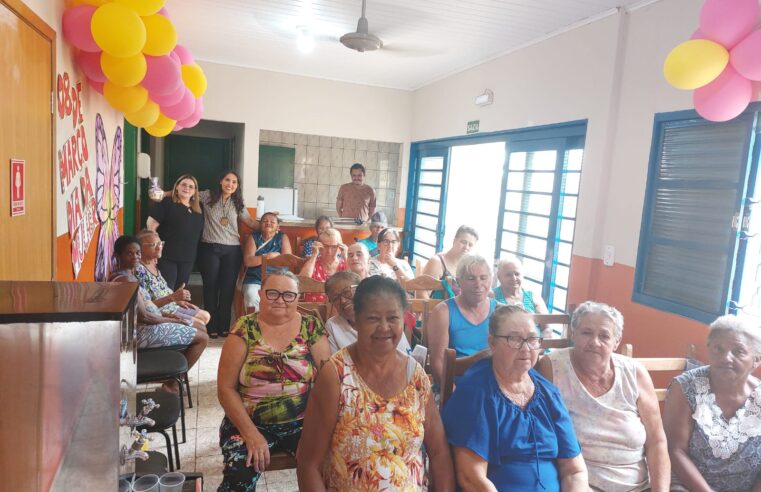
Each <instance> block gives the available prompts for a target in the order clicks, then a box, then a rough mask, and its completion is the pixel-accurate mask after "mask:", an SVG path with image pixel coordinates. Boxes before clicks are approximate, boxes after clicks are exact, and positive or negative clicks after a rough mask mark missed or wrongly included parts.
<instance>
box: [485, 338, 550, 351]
mask: <svg viewBox="0 0 761 492" xmlns="http://www.w3.org/2000/svg"><path fill="white" fill-rule="evenodd" d="M492 336H493V337H494V338H504V339H505V340H507V345H508V346H509V347H510V348H514V349H516V350H520V349H521V348H522V347H523V344H524V343H525V344H526V346H527V347H528V348H530V349H531V350H537V349H539V348H541V347H542V341H543V340H544V338H542V337H528V338H523V337H518V336H514V335H492Z"/></svg>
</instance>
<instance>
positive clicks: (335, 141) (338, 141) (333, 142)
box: [330, 137, 344, 149]
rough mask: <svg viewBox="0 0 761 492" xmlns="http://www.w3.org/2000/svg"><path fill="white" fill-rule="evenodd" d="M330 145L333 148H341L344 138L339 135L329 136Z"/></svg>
mask: <svg viewBox="0 0 761 492" xmlns="http://www.w3.org/2000/svg"><path fill="white" fill-rule="evenodd" d="M330 146H331V147H333V148H334V149H343V148H344V139H343V138H341V137H331V138H330Z"/></svg>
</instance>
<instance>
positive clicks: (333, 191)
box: [328, 184, 341, 201]
mask: <svg viewBox="0 0 761 492" xmlns="http://www.w3.org/2000/svg"><path fill="white" fill-rule="evenodd" d="M340 187H341V185H335V184H331V185H330V189H329V190H328V196H330V197H331V198H332V199H333V201H335V198H336V197H337V196H338V188H340Z"/></svg>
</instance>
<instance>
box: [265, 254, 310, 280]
mask: <svg viewBox="0 0 761 492" xmlns="http://www.w3.org/2000/svg"><path fill="white" fill-rule="evenodd" d="M306 262H307V260H306V258H302V257H300V256H296V255H292V254H290V253H286V254H281V255H277V256H276V257H274V258H262V283H264V279H266V278H267V275H269V273H268V272H267V269H268V268H285V269H287V270H288V271H289V272H291V273H293V274H294V275H298V274H299V272H300V271H301V268H302V267H303V266H304V263H306Z"/></svg>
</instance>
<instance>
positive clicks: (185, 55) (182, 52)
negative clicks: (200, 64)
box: [174, 44, 196, 65]
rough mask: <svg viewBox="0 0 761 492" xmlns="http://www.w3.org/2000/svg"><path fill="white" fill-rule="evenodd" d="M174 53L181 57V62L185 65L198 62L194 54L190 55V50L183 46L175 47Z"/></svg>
mask: <svg viewBox="0 0 761 492" xmlns="http://www.w3.org/2000/svg"><path fill="white" fill-rule="evenodd" d="M174 52H175V53H177V56H179V57H180V62H181V63H182V64H183V65H192V64H194V63H195V62H196V60H195V58H193V54H192V53H190V50H189V49H187V48H186V47H184V46H183V45H181V44H178V45H177V46H175V47H174Z"/></svg>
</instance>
